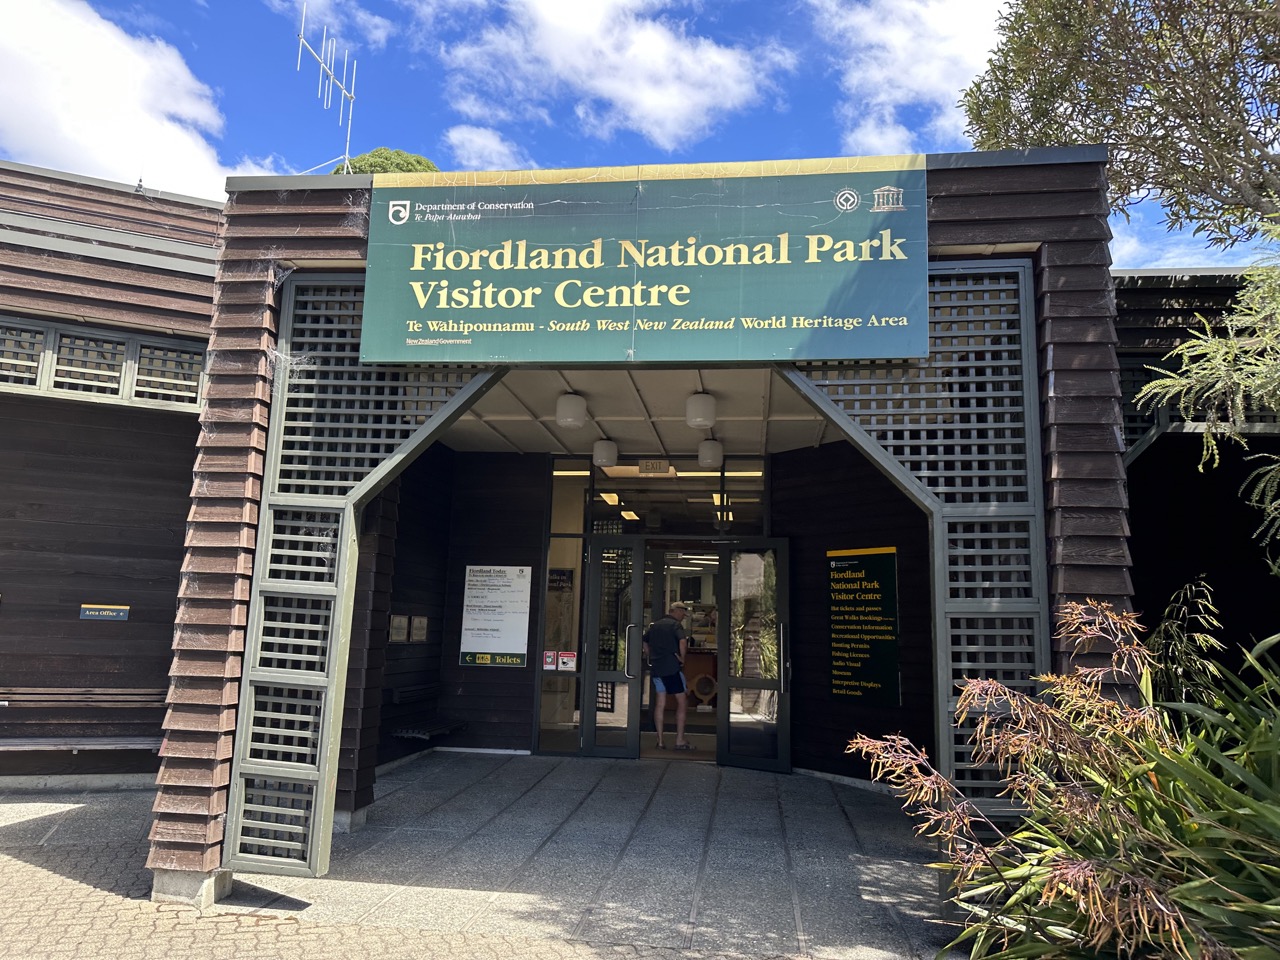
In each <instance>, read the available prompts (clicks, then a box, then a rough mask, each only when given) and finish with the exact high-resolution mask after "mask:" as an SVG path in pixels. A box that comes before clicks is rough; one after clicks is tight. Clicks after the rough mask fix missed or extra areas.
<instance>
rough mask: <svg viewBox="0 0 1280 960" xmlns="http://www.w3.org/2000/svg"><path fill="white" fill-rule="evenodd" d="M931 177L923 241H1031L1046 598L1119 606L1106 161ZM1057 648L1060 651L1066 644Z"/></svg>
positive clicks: (1122, 548) (1121, 519) (1120, 471)
mask: <svg viewBox="0 0 1280 960" xmlns="http://www.w3.org/2000/svg"><path fill="white" fill-rule="evenodd" d="M931 160H932V158H931ZM928 182H929V245H930V249H931V250H938V249H941V250H943V251H945V250H946V249H947V248H963V249H965V250H966V251H968V250H980V249H981V248H982V246H983V245H984V244H990V245H992V246H993V247H994V246H996V245H1009V244H1019V243H1026V244H1030V245H1033V246H1034V249H1035V252H1034V254H1033V256H1034V264H1035V272H1036V315H1037V318H1038V328H1039V356H1040V386H1041V397H1040V403H1041V429H1042V431H1043V440H1042V443H1043V455H1044V478H1045V484H1046V491H1045V503H1046V512H1047V516H1046V518H1045V519H1046V528H1047V533H1048V538H1049V543H1048V563H1049V568H1048V574H1049V591H1050V597H1051V604H1052V606H1053V607H1054V609H1056V608H1057V607H1058V606H1059V605H1061V604H1062V603H1064V602H1066V601H1068V600H1082V599H1085V598H1093V599H1096V600H1105V601H1109V602H1111V603H1113V604H1115V605H1117V606H1119V607H1127V606H1128V603H1129V598H1130V596H1131V594H1132V592H1133V591H1132V584H1131V581H1130V577H1129V551H1128V545H1127V543H1126V537H1127V535H1128V526H1127V504H1128V499H1127V490H1126V486H1125V479H1124V466H1123V462H1122V460H1121V457H1122V455H1123V452H1124V447H1123V442H1122V439H1121V429H1120V427H1121V417H1120V382H1119V364H1118V362H1117V359H1116V343H1117V339H1116V330H1115V315H1116V307H1115V294H1114V290H1113V288H1112V282H1111V276H1110V272H1109V269H1108V268H1109V266H1110V263H1111V255H1110V251H1109V249H1108V247H1107V242H1108V240H1110V238H1111V231H1110V228H1109V227H1108V225H1107V213H1108V209H1107V204H1106V194H1105V186H1106V168H1105V164H1104V163H1103V162H1102V161H1101V160H1099V161H1098V162H1096V163H1062V164H1053V165H1044V166H1040V165H1034V164H1025V165H1021V166H1016V167H997V166H992V167H978V166H965V165H959V166H955V167H952V168H939V169H935V167H934V165H933V164H932V163H931V165H930V167H929V175H928ZM1055 653H1056V656H1055V660H1059V661H1061V659H1063V657H1064V656H1065V653H1066V651H1062V650H1057V651H1055ZM1060 665H1061V663H1060V662H1059V663H1058V664H1055V666H1060Z"/></svg>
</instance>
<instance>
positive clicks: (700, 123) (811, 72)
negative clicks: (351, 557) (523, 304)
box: [0, 0, 1252, 268]
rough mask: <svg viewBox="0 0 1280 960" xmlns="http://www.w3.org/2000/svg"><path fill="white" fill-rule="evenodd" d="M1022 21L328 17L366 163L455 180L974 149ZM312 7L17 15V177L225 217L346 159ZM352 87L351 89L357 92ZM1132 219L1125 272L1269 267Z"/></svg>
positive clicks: (864, 8) (29, 9) (11, 59)
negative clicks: (232, 194)
mask: <svg viewBox="0 0 1280 960" xmlns="http://www.w3.org/2000/svg"><path fill="white" fill-rule="evenodd" d="M1002 2H1003V0H692V2H678V0H310V2H309V3H308V5H307V28H306V37H307V39H308V41H309V43H310V44H311V46H312V47H314V48H317V49H318V48H319V47H320V43H321V31H322V29H324V28H327V30H328V32H329V34H330V35H332V36H336V37H337V63H338V69H339V71H341V69H342V61H343V57H344V54H345V55H346V56H347V58H348V61H349V62H351V61H354V63H355V64H356V65H357V73H356V77H355V84H354V89H355V96H356V99H355V105H354V116H353V118H352V126H351V153H352V154H353V155H355V154H359V153H362V152H364V151H367V150H370V149H372V148H374V147H379V146H389V147H394V148H399V149H403V150H408V151H410V152H412V153H420V154H423V155H425V156H428V157H430V158H431V159H432V160H434V161H435V162H436V164H437V165H438V166H440V167H441V168H442V169H506V168H512V167H583V166H609V165H622V164H635V163H681V162H701V161H733V160H761V159H785V158H793V157H827V156H841V155H865V156H870V155H878V154H891V153H907V152H924V153H934V152H945V151H955V150H967V149H969V143H968V141H967V140H966V139H965V137H964V118H963V115H962V114H961V113H960V111H959V110H958V109H957V108H956V106H955V104H956V101H957V100H958V99H959V96H960V91H961V90H962V89H963V88H964V86H965V85H966V84H967V83H968V82H969V81H970V80H971V79H972V78H973V77H974V76H975V75H976V74H977V73H979V72H980V71H981V69H982V67H983V65H984V63H985V60H986V57H987V55H988V52H989V51H990V49H991V48H992V46H993V45H994V43H995V36H996V34H995V22H996V16H997V12H998V10H999V8H1000V7H1001V5H1002ZM301 20H302V0H0V23H3V24H4V27H5V29H4V30H3V31H0V81H2V82H3V87H2V88H3V89H5V90H7V91H23V94H21V95H18V96H6V97H4V98H0V157H3V158H4V159H8V160H13V161H17V162H20V163H28V164H33V165H36V166H44V167H50V168H53V169H57V170H63V171H67V172H71V173H77V174H82V175H85V176H92V177H100V178H104V179H108V180H116V181H120V182H123V183H135V182H137V180H138V179H141V180H142V181H143V182H144V183H145V184H146V185H147V186H148V187H154V188H156V189H161V190H167V191H170V192H174V193H183V194H188V195H192V196H199V197H208V198H210V199H215V200H216V199H221V198H222V196H223V193H222V190H223V186H224V183H225V179H226V177H227V176H234V175H241V174H290V173H299V172H302V171H306V170H308V169H310V168H314V167H316V166H318V165H320V166H322V168H323V170H324V171H325V172H327V170H328V169H329V166H330V165H331V163H330V162H331V161H333V160H334V159H335V158H338V157H340V156H341V155H342V152H343V149H344V144H345V140H346V135H347V130H346V128H345V127H340V126H339V124H338V110H337V104H336V102H335V104H334V105H333V106H332V107H331V108H330V109H329V110H328V111H326V110H325V109H324V107H323V104H322V103H321V101H320V100H319V99H318V98H317V79H318V68H317V67H316V65H315V62H314V61H313V60H311V58H310V57H309V56H307V55H305V54H304V58H303V66H302V69H301V71H299V70H298V69H297V50H298V42H297V34H298V30H299V27H300V25H301ZM349 76H350V67H348V77H349ZM1159 221H1160V217H1159V211H1158V210H1157V209H1154V208H1142V209H1140V210H1139V211H1138V216H1137V217H1136V218H1135V219H1134V220H1133V222H1131V223H1127V224H1126V223H1125V222H1124V221H1123V220H1113V224H1112V229H1113V231H1114V232H1115V234H1116V239H1115V241H1114V243H1113V247H1112V256H1113V259H1114V260H1115V262H1116V265H1117V266H1119V267H1131V268H1133V267H1166V266H1181V267H1211V266H1237V265H1244V264H1247V263H1248V262H1249V261H1250V259H1251V258H1252V254H1251V253H1250V252H1249V251H1248V250H1246V249H1240V248H1237V249H1235V250H1230V251H1225V252H1223V251H1218V250H1212V249H1210V248H1208V247H1207V246H1206V245H1205V244H1204V243H1203V242H1201V241H1200V240H1199V239H1198V238H1193V237H1189V236H1170V235H1169V234H1167V233H1166V232H1165V230H1164V228H1163V227H1162V226H1161V225H1160V222H1159Z"/></svg>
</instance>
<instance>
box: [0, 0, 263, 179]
mask: <svg viewBox="0 0 1280 960" xmlns="http://www.w3.org/2000/svg"><path fill="white" fill-rule="evenodd" d="M0 90H5V91H10V92H11V93H10V94H9V95H6V96H4V97H0V154H3V156H5V157H6V158H8V159H10V160H13V161H16V162H18V163H29V164H32V165H34V166H42V167H50V168H53V169H57V170H63V171H67V172H72V173H77V174H81V175H84V176H90V177H99V178H102V179H106V180H115V181H118V182H121V183H135V182H136V181H137V180H138V179H141V180H142V181H143V182H144V184H145V185H146V186H148V187H152V188H155V189H157V190H164V191H168V192H171V193H183V194H188V195H190V196H196V197H206V198H209V199H215V200H216V199H220V198H221V197H222V196H223V195H224V194H223V189H224V184H225V181H226V178H227V176H228V175H231V174H241V173H244V174H252V173H273V172H277V171H276V170H275V169H273V167H274V162H273V161H271V160H265V161H250V160H244V161H242V162H240V163H239V164H237V165H236V166H234V167H231V168H228V167H226V166H224V165H223V164H222V163H221V162H219V160H218V155H217V151H216V150H215V149H214V147H213V146H212V145H211V143H210V140H209V138H212V137H217V136H218V135H219V134H220V133H221V132H222V127H223V118H222V114H221V113H220V112H219V110H218V107H217V104H216V102H215V100H214V95H213V92H212V91H211V90H210V89H209V88H208V87H207V86H205V84H203V83H201V82H200V81H199V80H198V79H197V78H196V77H195V76H193V75H192V73H191V71H190V70H189V69H188V68H187V65H186V63H185V62H184V61H183V59H182V57H181V55H180V54H179V53H178V52H177V51H176V50H175V49H174V48H173V47H171V46H169V45H168V44H166V43H164V42H163V41H161V40H158V39H155V38H148V37H133V36H130V35H128V34H127V33H125V32H124V31H123V30H121V29H120V28H119V27H117V26H115V25H114V24H112V23H109V22H108V21H106V20H104V19H102V18H101V17H100V16H98V14H96V13H95V12H94V11H93V10H92V9H90V8H89V6H88V5H87V4H86V3H84V2H82V0H40V2H39V3H26V4H24V5H23V6H22V9H21V12H19V13H16V14H12V15H9V16H8V17H7V18H6V23H5V29H4V30H0ZM18 91H21V94H20V95H13V94H16V93H17V92H18Z"/></svg>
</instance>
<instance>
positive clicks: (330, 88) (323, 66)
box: [298, 3, 356, 173]
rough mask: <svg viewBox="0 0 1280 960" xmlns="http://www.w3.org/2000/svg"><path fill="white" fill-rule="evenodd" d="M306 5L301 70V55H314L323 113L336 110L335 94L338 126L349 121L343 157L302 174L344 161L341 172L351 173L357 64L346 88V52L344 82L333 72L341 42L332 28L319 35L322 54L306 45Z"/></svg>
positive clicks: (344, 56) (300, 32)
mask: <svg viewBox="0 0 1280 960" xmlns="http://www.w3.org/2000/svg"><path fill="white" fill-rule="evenodd" d="M306 33H307V5H306V4H305V3H304V4H303V5H302V25H301V26H300V27H298V70H299V72H301V70H302V51H303V50H306V51H307V53H309V54H311V57H312V59H314V60H315V61H316V63H318V64H319V65H320V78H319V83H318V85H317V87H316V97H317V98H318V99H319V100H320V101H321V102H322V103H323V104H324V109H325V110H328V109H329V108H331V107H332V106H333V100H334V93H335V91H336V92H337V99H338V126H339V127H341V126H342V124H343V117H344V116H345V118H346V125H347V140H346V143H345V144H344V145H343V148H342V156H340V157H334V158H333V159H332V160H326V161H325V162H324V163H318V164H316V165H315V166H314V167H312V168H311V169H310V170H303V171H302V172H303V173H311V172H312V171H315V170H319V169H320V168H321V167H327V166H328V165H329V164H331V163H337V162H338V161H339V160H341V161H342V172H343V173H350V172H351V115H352V114H353V113H355V109H356V62H355V60H352V61H351V87H350V89H348V88H347V51H346V50H343V51H342V79H341V80H339V79H338V75H337V74H336V73H335V72H334V66H335V65H336V63H337V59H338V39H337V37H331V36H329V28H328V27H325V28H324V30H323V32H322V33H321V35H320V51H319V52H318V53H317V52H316V50H315V49H314V48H313V47H312V46H311V44H309V43H307V37H306Z"/></svg>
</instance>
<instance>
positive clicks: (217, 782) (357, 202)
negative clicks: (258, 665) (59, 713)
mask: <svg viewBox="0 0 1280 960" xmlns="http://www.w3.org/2000/svg"><path fill="white" fill-rule="evenodd" d="M295 179H296V181H297V182H298V183H299V185H300V186H301V184H302V183H304V182H311V183H316V184H319V185H321V186H323V187H325V188H328V189H313V190H307V189H293V190H289V191H278V190H274V189H273V190H263V191H253V190H250V191H244V192H239V193H235V194H232V195H231V197H230V199H229V201H228V203H227V207H226V229H225V234H224V241H223V252H222V258H221V261H220V262H219V266H218V275H217V283H216V296H215V300H214V311H213V335H212V337H211V339H210V342H209V367H208V370H209V388H208V395H207V396H208V399H207V403H206V406H205V410H204V413H203V414H202V416H201V432H200V438H199V440H198V442H197V456H196V465H195V475H194V482H193V485H192V490H191V494H192V506H191V513H190V516H189V518H188V519H189V523H188V527H187V536H186V553H185V558H184V560H183V581H182V587H181V590H180V593H179V605H178V615H177V624H176V626H175V629H174V640H173V650H174V658H173V668H172V672H171V677H172V685H171V688H170V693H169V711H168V715H167V716H166V719H165V730H166V738H165V744H164V746H163V747H162V749H161V756H162V758H163V760H162V765H161V770H160V775H159V778H158V783H159V790H158V792H157V796H156V803H155V812H156V820H155V823H154V826H153V828H152V832H151V854H150V856H149V858H148V860H147V866H149V867H151V868H152V869H162V870H178V871H191V872H199V873H206V872H208V871H211V870H214V869H216V868H217V867H218V866H219V865H220V863H221V860H222V839H223V835H222V822H223V821H222V814H223V813H224V812H225V811H226V806H227V793H228V787H229V784H230V773H231V747H232V741H233V739H234V732H235V723H236V713H237V710H236V706H237V703H238V700H239V694H240V689H239V687H240V685H239V677H240V671H241V657H242V654H243V651H244V643H245V627H246V624H247V622H248V601H249V591H250V584H251V580H252V575H253V561H254V546H255V535H256V527H257V522H258V511H259V509H260V507H261V502H262V496H263V489H262V478H263V469H264V465H265V456H266V436H267V418H268V411H269V408H270V403H271V384H272V372H273V364H272V351H273V349H274V346H275V342H276V332H277V327H278V321H279V311H280V306H281V298H282V284H283V282H284V280H285V278H286V277H287V276H288V274H289V273H290V272H291V271H292V270H293V269H294V268H295V266H296V265H297V263H298V262H299V261H305V262H309V263H315V262H316V261H317V260H319V261H322V262H331V263H341V262H345V263H351V262H359V261H362V260H363V259H364V255H365V243H366V241H365V234H366V231H367V223H366V219H365V217H364V216H362V215H361V212H360V211H361V210H362V209H364V208H365V207H367V202H368V193H367V189H366V190H364V191H363V192H362V191H361V190H360V189H358V188H357V189H355V190H353V189H352V186H351V182H352V181H358V182H359V184H360V185H361V186H364V187H366V188H367V186H368V184H369V178H368V177H341V178H339V177H333V178H322V177H310V178H295Z"/></svg>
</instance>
